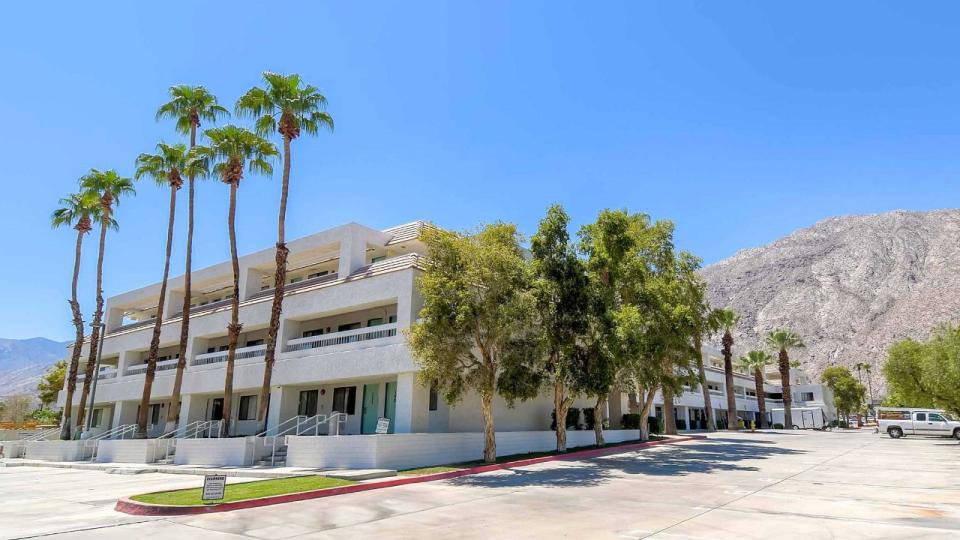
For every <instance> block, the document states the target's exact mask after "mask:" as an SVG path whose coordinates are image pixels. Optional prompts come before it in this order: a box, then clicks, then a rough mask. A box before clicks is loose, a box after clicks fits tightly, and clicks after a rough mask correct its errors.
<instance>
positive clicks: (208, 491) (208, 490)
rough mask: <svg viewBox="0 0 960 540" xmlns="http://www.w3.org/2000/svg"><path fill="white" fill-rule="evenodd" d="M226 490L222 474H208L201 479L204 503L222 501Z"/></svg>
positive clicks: (225, 481) (224, 477)
mask: <svg viewBox="0 0 960 540" xmlns="http://www.w3.org/2000/svg"><path fill="white" fill-rule="evenodd" d="M226 489H227V477H226V476H225V475H222V474H208V475H206V476H204V477H203V496H202V497H201V499H202V500H204V501H214V500H220V499H223V493H224V491H226Z"/></svg>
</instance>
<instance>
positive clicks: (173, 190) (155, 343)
mask: <svg viewBox="0 0 960 540" xmlns="http://www.w3.org/2000/svg"><path fill="white" fill-rule="evenodd" d="M177 189H178V187H177V186H176V185H173V184H171V185H170V213H169V215H168V216H167V247H166V251H165V252H164V259H163V279H161V280H160V299H159V300H158V301H157V318H156V319H155V320H154V321H153V335H152V336H151V337H150V352H149V354H148V355H147V373H146V375H145V376H144V378H143V394H142V395H141V396H140V412H139V414H138V415H137V432H136V435H135V436H136V438H138V439H146V438H147V413H148V410H147V409H149V408H150V394H151V393H152V391H153V379H154V377H156V375H157V356H159V354H160V331H161V330H162V329H163V315H164V313H163V304H164V302H165V301H166V299H167V278H168V277H169V276H170V251H171V249H173V221H174V219H175V218H176V216H177Z"/></svg>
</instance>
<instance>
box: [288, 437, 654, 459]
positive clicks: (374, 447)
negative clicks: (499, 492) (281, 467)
mask: <svg viewBox="0 0 960 540" xmlns="http://www.w3.org/2000/svg"><path fill="white" fill-rule="evenodd" d="M604 438H605V440H606V441H607V442H608V443H618V442H623V441H629V440H635V439H639V438H640V432H639V430H635V429H632V430H608V431H604ZM594 442H595V438H594V434H593V431H568V432H567V447H568V448H574V447H577V446H589V445H592V444H593V443H594ZM556 445H557V439H556V434H555V433H554V432H553V431H506V432H498V433H497V454H498V455H501V456H506V455H511V454H526V453H529V452H544V451H549V450H553V449H555V448H556ZM479 459H483V433H396V434H391V435H345V436H339V437H294V436H291V437H287V466H289V467H316V468H347V469H366V468H376V469H410V468H414V467H426V466H430V465H443V464H447V463H460V462H464V461H474V460H479Z"/></svg>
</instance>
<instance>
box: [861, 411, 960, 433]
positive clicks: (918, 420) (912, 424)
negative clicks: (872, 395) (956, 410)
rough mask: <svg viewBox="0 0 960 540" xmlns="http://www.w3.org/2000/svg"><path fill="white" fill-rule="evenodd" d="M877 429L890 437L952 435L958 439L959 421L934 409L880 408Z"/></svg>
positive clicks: (959, 431)
mask: <svg viewBox="0 0 960 540" xmlns="http://www.w3.org/2000/svg"><path fill="white" fill-rule="evenodd" d="M877 415H878V417H879V421H878V424H879V426H878V431H880V432H883V433H886V434H887V435H889V436H890V438H891V439H899V438H900V437H904V436H906V435H927V436H935V437H954V438H956V439H960V421H958V420H957V419H956V418H954V417H953V416H951V415H950V414H948V413H945V412H943V411H940V410H936V409H908V408H881V409H878V410H877Z"/></svg>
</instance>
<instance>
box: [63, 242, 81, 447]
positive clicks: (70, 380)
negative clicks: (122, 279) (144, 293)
mask: <svg viewBox="0 0 960 540" xmlns="http://www.w3.org/2000/svg"><path fill="white" fill-rule="evenodd" d="M84 234H85V231H83V230H77V247H76V250H75V252H74V256H73V282H72V284H71V286H70V311H71V312H72V313H73V327H74V328H75V329H76V337H75V338H74V340H73V350H72V351H70V368H69V369H68V371H67V401H66V403H65V404H64V405H63V414H62V416H61V418H60V438H61V439H63V440H65V441H69V440H70V439H71V437H72V435H73V432H72V427H73V426H71V423H72V422H73V417H72V414H73V393H74V392H76V390H77V368H78V367H79V365H80V352H81V349H83V315H81V314H80V302H79V301H78V300H77V281H78V280H79V279H80V252H81V249H82V246H83V235H84Z"/></svg>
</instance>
